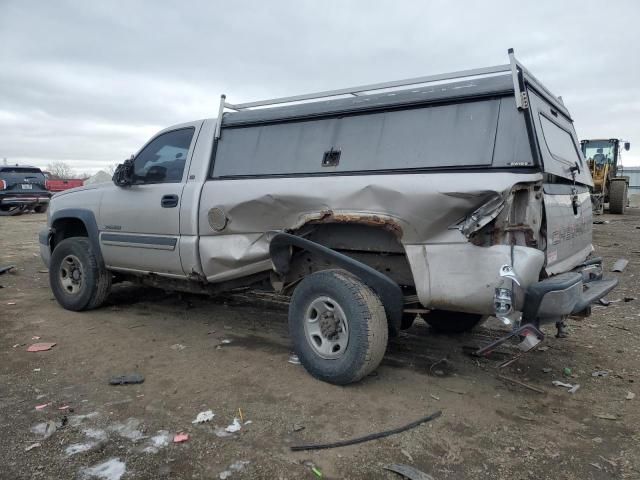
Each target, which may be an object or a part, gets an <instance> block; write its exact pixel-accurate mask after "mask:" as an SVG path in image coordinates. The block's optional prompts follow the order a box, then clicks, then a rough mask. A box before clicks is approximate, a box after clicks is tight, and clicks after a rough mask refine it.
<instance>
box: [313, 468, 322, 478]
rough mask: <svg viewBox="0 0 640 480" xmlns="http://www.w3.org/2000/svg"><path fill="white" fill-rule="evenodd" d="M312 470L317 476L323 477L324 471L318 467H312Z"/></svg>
mask: <svg viewBox="0 0 640 480" xmlns="http://www.w3.org/2000/svg"><path fill="white" fill-rule="evenodd" d="M311 471H312V472H313V473H314V474H315V476H316V477H318V478H322V472H321V471H320V469H319V468H318V467H311Z"/></svg>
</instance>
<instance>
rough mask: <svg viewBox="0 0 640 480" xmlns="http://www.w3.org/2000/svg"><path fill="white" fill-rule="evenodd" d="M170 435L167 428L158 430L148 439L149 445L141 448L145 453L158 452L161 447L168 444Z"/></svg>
mask: <svg viewBox="0 0 640 480" xmlns="http://www.w3.org/2000/svg"><path fill="white" fill-rule="evenodd" d="M170 440H171V435H170V434H169V431H168V430H158V432H157V433H156V435H154V436H153V437H151V438H150V439H149V445H147V446H146V447H145V448H143V449H142V451H143V452H145V453H158V452H159V451H160V449H161V448H164V447H166V446H168V445H169V441H170Z"/></svg>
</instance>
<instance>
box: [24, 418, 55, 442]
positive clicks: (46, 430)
mask: <svg viewBox="0 0 640 480" xmlns="http://www.w3.org/2000/svg"><path fill="white" fill-rule="evenodd" d="M59 427H62V422H60V423H58V422H56V421H54V420H49V421H48V422H43V423H38V424H36V425H34V426H33V427H31V433H35V434H36V435H42V438H43V439H47V438H49V437H50V436H51V435H53V434H54V433H55V432H56V430H58V428H59Z"/></svg>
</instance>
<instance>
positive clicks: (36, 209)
mask: <svg viewBox="0 0 640 480" xmlns="http://www.w3.org/2000/svg"><path fill="white" fill-rule="evenodd" d="M48 206H49V205H47V204H44V205H36V206H35V207H33V211H34V212H36V213H44V212H46V211H47V207H48Z"/></svg>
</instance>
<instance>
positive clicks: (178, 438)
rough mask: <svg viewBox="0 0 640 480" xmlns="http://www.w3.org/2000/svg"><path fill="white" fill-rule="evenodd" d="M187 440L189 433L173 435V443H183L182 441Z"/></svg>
mask: <svg viewBox="0 0 640 480" xmlns="http://www.w3.org/2000/svg"><path fill="white" fill-rule="evenodd" d="M187 440H189V434H188V433H176V434H175V435H174V436H173V443H182V442H186V441H187Z"/></svg>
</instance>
